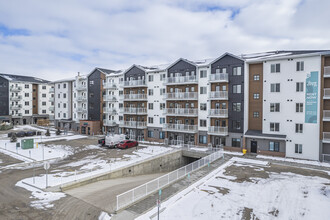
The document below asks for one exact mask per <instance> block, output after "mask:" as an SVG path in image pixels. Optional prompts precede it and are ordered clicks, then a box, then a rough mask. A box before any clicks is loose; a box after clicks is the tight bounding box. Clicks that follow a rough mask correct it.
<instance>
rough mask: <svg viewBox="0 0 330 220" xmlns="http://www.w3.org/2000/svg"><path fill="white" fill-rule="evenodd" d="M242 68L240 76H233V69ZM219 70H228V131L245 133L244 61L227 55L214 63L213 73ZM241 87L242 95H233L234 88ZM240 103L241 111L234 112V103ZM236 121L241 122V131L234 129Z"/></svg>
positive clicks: (212, 66)
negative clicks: (235, 86)
mask: <svg viewBox="0 0 330 220" xmlns="http://www.w3.org/2000/svg"><path fill="white" fill-rule="evenodd" d="M234 67H241V68H242V72H241V75H240V76H233V68H234ZM217 68H220V69H221V68H227V73H228V79H229V84H228V131H229V132H234V133H243V127H244V124H243V123H244V61H243V60H240V59H237V58H236V57H233V56H230V55H226V56H224V57H222V58H221V59H219V60H218V61H216V62H215V63H213V64H212V65H211V72H212V73H215V70H216V69H217ZM234 85H241V93H240V94H235V93H233V86H234ZM235 102H236V103H237V102H240V103H241V111H240V112H234V111H233V103H235ZM234 121H240V123H241V127H240V129H238V130H237V129H234V128H233V123H234Z"/></svg>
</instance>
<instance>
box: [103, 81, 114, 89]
mask: <svg viewBox="0 0 330 220" xmlns="http://www.w3.org/2000/svg"><path fill="white" fill-rule="evenodd" d="M103 88H104V89H116V88H117V84H116V83H114V82H106V83H104V84H103Z"/></svg>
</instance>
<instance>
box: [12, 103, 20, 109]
mask: <svg viewBox="0 0 330 220" xmlns="http://www.w3.org/2000/svg"><path fill="white" fill-rule="evenodd" d="M21 108H22V105H21V104H19V105H10V109H11V110H20V109H21Z"/></svg>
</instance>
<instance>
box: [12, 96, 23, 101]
mask: <svg viewBox="0 0 330 220" xmlns="http://www.w3.org/2000/svg"><path fill="white" fill-rule="evenodd" d="M21 99H22V96H21V95H19V96H12V97H11V98H10V100H11V101H19V100H21Z"/></svg>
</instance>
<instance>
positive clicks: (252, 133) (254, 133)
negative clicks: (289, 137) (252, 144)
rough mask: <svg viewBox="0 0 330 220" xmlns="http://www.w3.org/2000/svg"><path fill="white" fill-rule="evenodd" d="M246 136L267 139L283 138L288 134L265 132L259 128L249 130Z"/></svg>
mask: <svg viewBox="0 0 330 220" xmlns="http://www.w3.org/2000/svg"><path fill="white" fill-rule="evenodd" d="M245 136H247V137H254V138H265V139H282V140H284V139H285V138H286V135H282V134H265V133H262V131H259V130H247V131H246V132H245Z"/></svg>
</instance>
